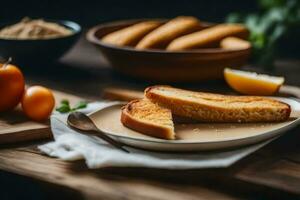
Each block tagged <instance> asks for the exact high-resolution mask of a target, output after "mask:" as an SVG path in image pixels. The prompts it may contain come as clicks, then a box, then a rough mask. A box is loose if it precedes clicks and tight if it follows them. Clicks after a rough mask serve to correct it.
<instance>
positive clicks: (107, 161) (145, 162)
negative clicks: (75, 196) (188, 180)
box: [38, 102, 270, 169]
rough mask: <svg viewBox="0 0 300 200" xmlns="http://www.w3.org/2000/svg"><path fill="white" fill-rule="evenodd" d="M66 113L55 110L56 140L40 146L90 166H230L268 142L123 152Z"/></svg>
mask: <svg viewBox="0 0 300 200" xmlns="http://www.w3.org/2000/svg"><path fill="white" fill-rule="evenodd" d="M113 103H114V102H94V103H90V104H89V105H88V106H87V108H85V109H82V110H80V111H81V112H84V113H90V112H92V111H94V110H97V109H101V108H104V107H107V106H110V105H112V104H113ZM66 119H67V115H66V114H60V113H54V114H53V115H52V116H51V130H52V133H53V136H54V141H53V142H50V143H47V144H44V145H41V146H39V147H38V148H39V149H40V150H41V151H42V152H44V153H45V154H47V155H49V156H52V157H58V158H60V159H62V160H67V161H71V160H79V159H84V160H85V162H86V164H87V166H88V167H89V168H101V167H148V168H162V169H199V168H217V167H228V166H230V165H232V164H233V163H235V162H237V161H238V160H240V159H242V158H243V157H245V156H247V155H249V154H251V153H253V152H254V151H256V150H258V149H259V148H261V147H263V146H264V145H266V144H267V143H268V142H270V141H267V142H264V143H260V144H256V145H252V146H247V147H243V148H240V149H235V150H227V151H222V152H196V153H160V152H151V151H145V150H140V149H135V148H131V147H126V148H127V149H128V150H129V151H130V153H129V154H128V153H125V152H123V151H120V150H118V149H116V148H114V147H113V146H111V145H110V144H108V143H106V142H104V141H103V140H101V139H100V138H98V137H97V136H90V135H84V134H81V133H79V132H77V131H74V130H72V129H70V128H69V127H68V126H67V123H66Z"/></svg>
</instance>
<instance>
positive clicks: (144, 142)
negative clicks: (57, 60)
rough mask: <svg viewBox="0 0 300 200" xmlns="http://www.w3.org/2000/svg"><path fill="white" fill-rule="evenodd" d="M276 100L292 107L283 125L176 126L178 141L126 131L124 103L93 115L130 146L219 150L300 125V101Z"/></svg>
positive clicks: (241, 144)
mask: <svg viewBox="0 0 300 200" xmlns="http://www.w3.org/2000/svg"><path fill="white" fill-rule="evenodd" d="M274 98H275V97H274ZM275 99H278V100H280V101H283V102H286V103H288V104H289V105H290V106H291V108H292V113H291V117H290V119H289V120H287V121H285V122H280V123H197V124H176V125H175V132H176V136H177V140H163V139H157V138H154V137H150V136H147V135H143V134H141V133H139V132H136V131H133V130H131V129H129V128H126V127H125V126H123V125H122V123H121V122H120V116H121V107H122V104H116V105H113V106H109V107H107V108H104V109H101V110H99V111H96V112H94V113H91V114H90V115H89V116H90V118H91V119H92V120H93V121H94V123H95V124H96V126H97V127H98V128H99V129H100V130H102V131H104V132H105V133H107V134H109V135H111V136H113V137H114V138H115V139H117V140H119V141H120V142H122V143H124V144H126V145H129V146H133V147H137V148H142V149H149V150H156V151H204V150H217V149H224V148H234V147H239V146H244V145H250V144H254V143H259V142H262V141H265V140H268V139H271V138H273V137H276V136H278V135H280V134H282V133H284V132H286V131H287V130H289V129H291V128H293V127H295V126H296V125H297V124H299V123H300V103H299V101H297V100H296V99H292V98H275Z"/></svg>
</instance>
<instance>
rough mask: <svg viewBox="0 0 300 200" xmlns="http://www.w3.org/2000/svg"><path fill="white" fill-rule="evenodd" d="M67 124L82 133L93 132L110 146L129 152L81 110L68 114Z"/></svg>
mask: <svg viewBox="0 0 300 200" xmlns="http://www.w3.org/2000/svg"><path fill="white" fill-rule="evenodd" d="M67 122H68V125H69V126H70V127H71V128H74V129H76V130H79V131H81V132H84V133H88V134H94V135H97V136H98V137H100V138H101V139H103V140H104V141H106V142H108V143H109V144H111V145H112V146H114V147H116V148H118V149H120V150H122V151H125V152H127V153H130V152H129V151H128V150H127V149H125V148H123V146H124V145H123V144H121V143H120V142H117V141H116V140H114V139H112V138H111V137H109V136H108V135H106V134H105V133H104V132H102V131H101V130H99V129H98V128H97V127H96V125H95V124H94V122H93V121H92V120H91V119H90V118H89V117H88V116H87V115H86V114H84V113H81V112H73V113H71V114H69V116H68V120H67Z"/></svg>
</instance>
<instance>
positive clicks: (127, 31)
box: [101, 21, 161, 46]
mask: <svg viewBox="0 0 300 200" xmlns="http://www.w3.org/2000/svg"><path fill="white" fill-rule="evenodd" d="M160 25H161V23H160V22H157V21H144V22H140V23H137V24H134V25H132V26H129V27H126V28H123V29H121V30H117V31H115V32H112V33H109V34H107V35H105V36H104V37H103V38H102V39H101V40H102V41H103V42H105V43H108V44H112V45H117V46H135V45H136V43H137V42H138V41H139V40H140V39H142V38H143V37H144V36H145V35H146V34H147V33H149V32H150V31H152V30H154V29H155V28H157V27H158V26H160Z"/></svg>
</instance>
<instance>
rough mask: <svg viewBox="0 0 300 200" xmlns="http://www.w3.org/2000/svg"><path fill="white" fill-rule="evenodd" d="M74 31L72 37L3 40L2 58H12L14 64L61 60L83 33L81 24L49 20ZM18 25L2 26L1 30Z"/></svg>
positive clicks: (0, 40) (0, 43)
mask: <svg viewBox="0 0 300 200" xmlns="http://www.w3.org/2000/svg"><path fill="white" fill-rule="evenodd" d="M46 21H49V22H54V23H57V24H60V25H62V26H64V27H66V28H68V29H70V30H72V31H73V34H72V35H68V36H63V37H58V38H49V39H1V38H0V57H2V59H7V58H8V57H12V59H13V63H26V64H27V63H29V64H30V63H46V62H52V61H55V60H57V59H58V58H60V57H61V56H62V55H63V54H64V53H65V52H66V51H67V50H69V49H70V48H71V47H72V45H73V44H74V43H75V41H76V40H77V39H78V36H79V35H80V33H81V27H80V25H79V24H77V23H75V22H72V21H65V20H48V19H46ZM15 23H17V21H15V22H9V23H2V24H0V28H3V27H5V26H8V25H12V24H15Z"/></svg>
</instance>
